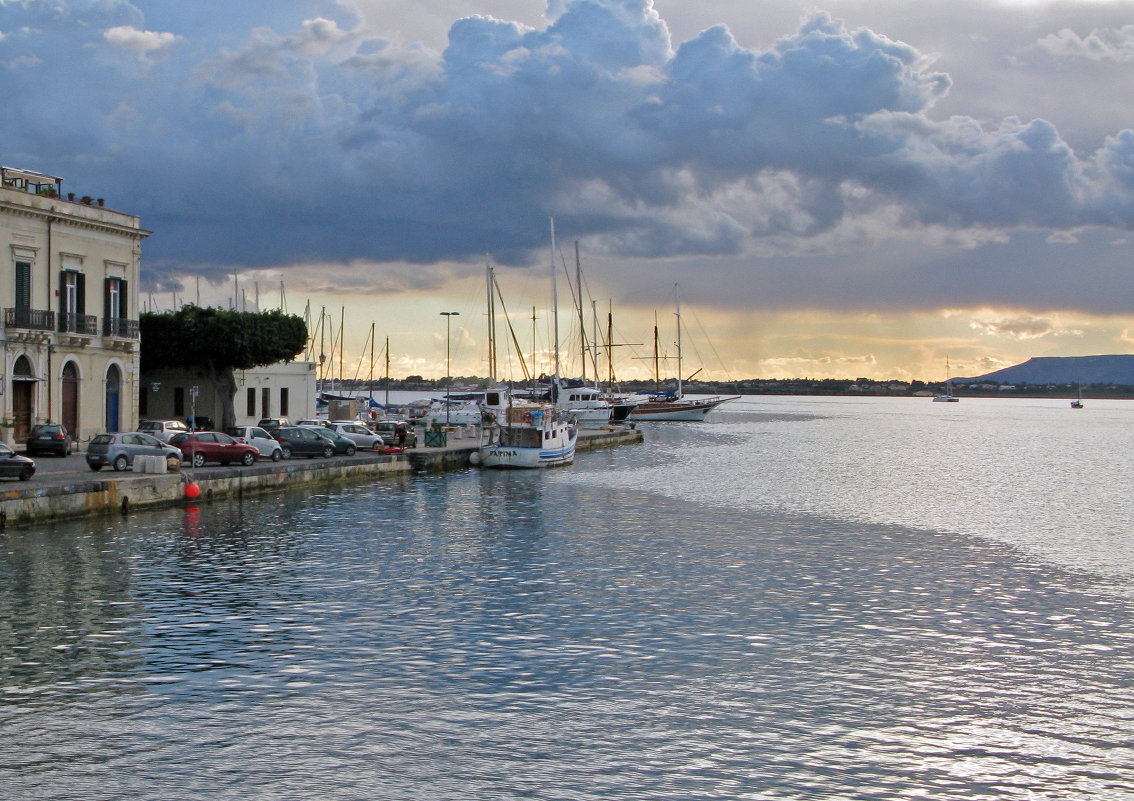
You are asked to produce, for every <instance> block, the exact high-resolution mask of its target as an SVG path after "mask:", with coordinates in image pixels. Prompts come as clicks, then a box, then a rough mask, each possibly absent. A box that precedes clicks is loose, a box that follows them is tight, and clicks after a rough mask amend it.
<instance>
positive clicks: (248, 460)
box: [240, 453, 256, 467]
mask: <svg viewBox="0 0 1134 801" xmlns="http://www.w3.org/2000/svg"><path fill="white" fill-rule="evenodd" d="M255 461H256V457H255V456H253V455H252V454H251V453H246V454H244V456H242V457H241V458H240V463H241V464H242V465H244V466H245V467H249V466H250V465H251V464H252V463H253V462H255Z"/></svg>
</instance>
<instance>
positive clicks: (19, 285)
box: [16, 261, 31, 309]
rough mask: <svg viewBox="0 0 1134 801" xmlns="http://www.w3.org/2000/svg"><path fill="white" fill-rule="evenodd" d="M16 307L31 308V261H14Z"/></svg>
mask: <svg viewBox="0 0 1134 801" xmlns="http://www.w3.org/2000/svg"><path fill="white" fill-rule="evenodd" d="M16 308H18V309H30V308H31V262H28V261H18V262H16Z"/></svg>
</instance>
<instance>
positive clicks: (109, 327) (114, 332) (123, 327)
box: [102, 317, 138, 339]
mask: <svg viewBox="0 0 1134 801" xmlns="http://www.w3.org/2000/svg"><path fill="white" fill-rule="evenodd" d="M102 333H103V335H105V336H108V337H117V338H118V339H137V338H138V321H137V320H127V319H126V318H124V317H104V318H103V320H102Z"/></svg>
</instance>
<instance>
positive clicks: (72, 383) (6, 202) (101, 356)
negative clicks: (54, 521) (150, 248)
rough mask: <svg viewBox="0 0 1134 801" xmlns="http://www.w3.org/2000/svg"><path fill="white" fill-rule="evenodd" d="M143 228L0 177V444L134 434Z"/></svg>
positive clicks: (49, 188)
mask: <svg viewBox="0 0 1134 801" xmlns="http://www.w3.org/2000/svg"><path fill="white" fill-rule="evenodd" d="M139 223H140V221H139V218H138V217H136V216H133V215H130V214H125V213H123V212H120V211H113V210H111V209H109V208H106V207H105V205H104V203H103V200H102V199H101V198H99V199H98V200H95V199H94V198H91V197H82V198H79V199H76V198H75V196H74V194H70V195H67V196H66V197H64V195H63V180H62V179H61V178H57V177H54V176H50V175H44V174H42V173H38V172H35V171H33V170H21V169H13V168H9V167H0V248H3V255H2V258H3V259H4V260H5V262H6V263H5V264H4V269H3V271H2V272H0V299H3V301H4V302H3V304H2V306H3V310H4V325H3V329H2V330H0V341H2V342H3V351H4V353H3V362H2V364H0V368H2V370H3V375H2V376H0V392H3V415H2V419H0V426H2V430H0V436H2V437H3V438H4V439H5V440H6V441H8V442H9V443H11V442H13V441H15V442H20V441H23V440H24V439H26V437H27V434H28V431H29V429H30V428H31V426H32V425H34V424H35V423H37V422H45V421H59V422H62V423H63V424H64V425H65V426H67V428H68V429H70V430H71V431H72V432H73V433H74V434H75V436H76V439H77V440H79V441H80V442H81V441H84V440H87V439H90V437H91V436H93V435H94V434H96V433H98V432H100V431H119V430H128V429H132V428H134V427H135V426H136V425H137V421H138V408H137V398H138V393H137V386H136V377H137V374H138V358H139V354H138V345H139V343H138V272H139V268H140V264H141V245H142V240H143V239H145V238H146V237H147V236H149V234H150V232H149V231H145V230H143V229H142V227H141V225H140V224H139ZM92 312H93V313H92Z"/></svg>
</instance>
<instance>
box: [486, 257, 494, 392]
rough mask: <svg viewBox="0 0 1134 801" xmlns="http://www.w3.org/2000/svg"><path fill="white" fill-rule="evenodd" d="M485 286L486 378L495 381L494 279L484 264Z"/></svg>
mask: <svg viewBox="0 0 1134 801" xmlns="http://www.w3.org/2000/svg"><path fill="white" fill-rule="evenodd" d="M484 266H485V284H486V289H487V295H488V378H489V380H490V381H492V382H495V381H496V295H495V293H494V292H493V287H494V286H495V284H496V277H495V273H494V270H493V268H492V265H490V264H488V263H487V262H486V263H485V265H484Z"/></svg>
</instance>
